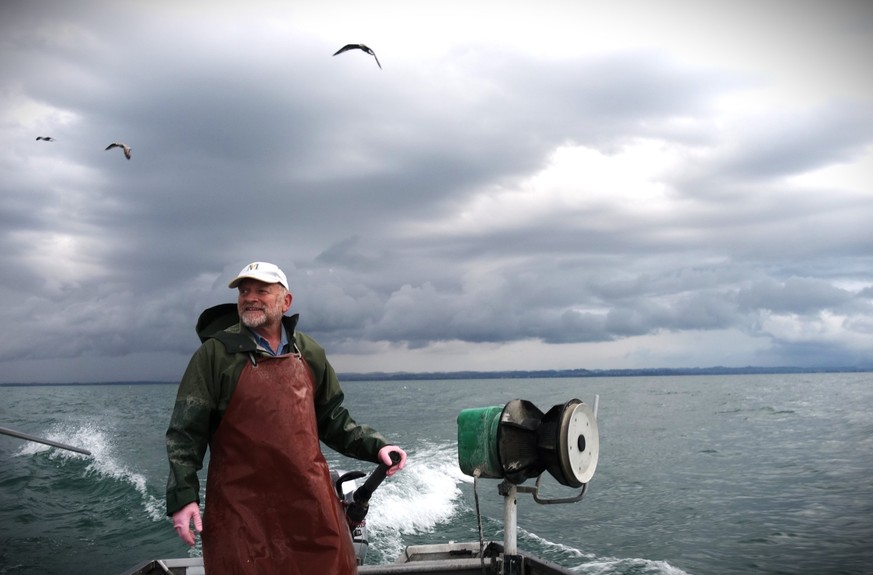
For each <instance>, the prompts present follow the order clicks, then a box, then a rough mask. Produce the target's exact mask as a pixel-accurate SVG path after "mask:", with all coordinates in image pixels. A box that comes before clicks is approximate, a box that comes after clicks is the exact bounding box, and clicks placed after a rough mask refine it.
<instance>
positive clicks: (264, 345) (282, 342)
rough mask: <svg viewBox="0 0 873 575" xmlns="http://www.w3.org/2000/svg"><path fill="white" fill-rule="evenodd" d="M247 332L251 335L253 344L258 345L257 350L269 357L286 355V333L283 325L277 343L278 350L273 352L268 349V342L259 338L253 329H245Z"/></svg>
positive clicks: (271, 349) (270, 348)
mask: <svg viewBox="0 0 873 575" xmlns="http://www.w3.org/2000/svg"><path fill="white" fill-rule="evenodd" d="M246 329H248V330H249V333H250V334H252V338H254V340H255V343H256V344H258V349H261V350H263V351H265V352H267V353H269V354H270V355H282V354H285V353H288V331H287V330H286V329H285V325H284V324H282V339H281V340H280V341H279V349H278V350H274V349H273V348H272V347H270V342H268V341H267V340H266V339H264V338H263V337H261V335H260V334H259V333H258V332H256V331H255V330H253V329H250V328H246Z"/></svg>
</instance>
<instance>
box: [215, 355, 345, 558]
mask: <svg viewBox="0 0 873 575" xmlns="http://www.w3.org/2000/svg"><path fill="white" fill-rule="evenodd" d="M313 389H314V385H313V381H312V374H311V373H310V371H309V367H308V366H307V365H306V362H305V361H304V360H303V359H302V358H301V357H300V356H299V355H283V356H278V357H265V358H259V360H258V364H257V366H254V365H252V363H251V362H248V363H247V364H246V366H245V368H243V371H242V374H241V375H240V378H239V382H238V383H237V386H236V390H235V391H234V393H233V397H232V398H231V401H230V404H229V405H228V407H227V410H226V411H225V413H224V417H223V418H222V420H221V424H220V425H219V426H218V430H217V431H216V433H215V434H214V436H213V438H212V441H211V442H210V463H209V472H208V475H207V483H206V509H205V514H204V525H203V536H202V538H203V561H204V566H205V568H206V572H207V573H210V574H211V575H236V574H251V575H254V574H258V575H270V574H277V575H278V574H280V573H281V574H282V575H312V574H320V573H324V574H330V575H347V574H348V575H353V574H355V573H357V566H356V562H355V553H354V549H353V547H352V540H351V534H350V533H349V528H348V525H347V523H346V520H345V517H344V514H343V511H342V509H341V506H340V504H339V502H338V500H337V496H336V493H335V491H334V488H333V485H332V482H331V479H330V470H329V469H328V466H327V463H326V462H325V460H324V456H323V455H322V453H321V448H320V445H319V440H318V428H317V425H316V420H315V408H314V403H313Z"/></svg>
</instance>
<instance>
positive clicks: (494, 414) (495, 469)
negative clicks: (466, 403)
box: [458, 405, 503, 479]
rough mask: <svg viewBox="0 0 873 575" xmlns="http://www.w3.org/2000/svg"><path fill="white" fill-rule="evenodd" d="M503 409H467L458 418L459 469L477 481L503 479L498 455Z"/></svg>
mask: <svg viewBox="0 0 873 575" xmlns="http://www.w3.org/2000/svg"><path fill="white" fill-rule="evenodd" d="M502 412H503V406H502V405H495V406H492V407H480V408H475V409H465V410H463V411H461V413H460V414H459V415H458V465H459V466H460V467H461V471H462V472H463V473H464V474H466V475H470V476H473V477H475V476H476V475H477V471H478V475H479V477H484V478H491V479H499V478H501V477H503V470H502V468H501V466H500V459H499V457H498V455H497V429H498V428H499V426H500V414H501V413H502Z"/></svg>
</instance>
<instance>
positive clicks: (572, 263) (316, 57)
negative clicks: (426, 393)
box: [0, 1, 873, 381]
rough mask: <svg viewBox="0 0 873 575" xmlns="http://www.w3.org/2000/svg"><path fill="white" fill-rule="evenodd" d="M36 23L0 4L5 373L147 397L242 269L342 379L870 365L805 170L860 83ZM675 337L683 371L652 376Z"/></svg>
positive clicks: (171, 26)
mask: <svg viewBox="0 0 873 575" xmlns="http://www.w3.org/2000/svg"><path fill="white" fill-rule="evenodd" d="M52 6H53V7H52V9H44V10H43V9H40V10H37V9H35V8H33V7H31V6H30V5H29V4H28V3H23V2H11V3H6V4H4V6H3V8H2V14H0V22H2V23H0V30H2V32H3V35H2V37H3V39H2V40H0V43H2V47H3V50H2V52H0V64H2V66H3V70H4V76H3V79H2V84H0V86H2V96H0V98H2V99H3V103H4V106H3V108H5V109H7V110H8V112H5V113H3V115H2V116H0V140H2V143H3V146H4V149H5V150H6V151H7V153H6V154H4V155H3V157H2V158H0V182H2V183H0V266H2V268H3V269H4V270H7V272H6V273H4V276H3V278H2V279H0V296H2V301H4V302H5V303H4V304H3V305H2V306H0V310H2V317H3V319H4V321H5V323H6V324H7V326H10V328H11V329H9V330H7V335H6V336H4V337H2V338H0V363H2V365H4V366H5V370H4V373H5V375H4V376H3V378H4V379H6V380H19V379H24V380H28V381H29V380H33V379H58V380H69V379H71V378H72V379H88V378H96V379H149V378H158V379H166V378H169V379H172V378H175V377H177V376H178V373H180V372H181V369H183V367H184V364H185V362H186V361H187V357H188V356H189V355H190V353H191V351H192V350H193V348H194V346H195V345H196V343H197V341H196V337H195V336H194V332H193V325H194V322H195V321H196V317H197V315H198V314H199V312H200V311H201V310H202V309H203V308H205V307H207V306H210V305H213V304H215V303H219V302H223V301H232V300H233V299H234V297H235V296H234V293H233V292H232V291H231V290H228V289H227V287H226V284H227V281H228V279H229V278H230V277H232V276H233V274H235V273H236V272H237V271H238V270H239V269H240V268H241V267H242V266H243V265H245V264H246V263H248V262H249V261H254V260H268V261H274V262H276V263H277V264H279V265H280V266H282V267H283V268H284V269H285V270H286V272H288V275H289V278H290V281H291V284H292V291H293V293H294V309H295V311H299V312H300V313H301V327H302V328H303V329H304V330H305V331H307V332H309V333H311V334H312V335H314V336H316V337H317V338H318V339H319V340H320V341H321V342H322V343H323V344H325V346H326V347H327V348H328V351H329V352H335V353H336V354H338V355H339V356H340V358H341V360H340V361H341V364H340V365H338V367H339V369H343V370H347V371H356V370H358V366H359V365H362V364H363V363H362V362H363V360H364V357H365V354H368V353H373V350H376V349H378V350H380V351H379V353H380V354H382V356H381V359H382V360H384V370H386V371H391V370H392V369H405V370H410V369H411V370H420V371H432V370H435V369H437V368H436V367H435V365H436V364H437V363H438V364H439V365H446V362H445V361H444V360H434V361H436V362H437V363H434V364H426V363H421V364H417V365H410V363H409V362H411V361H413V360H412V359H405V358H407V357H409V358H416V359H422V358H425V357H426V354H427V353H429V352H430V351H431V350H433V349H436V348H440V349H442V348H441V347H440V346H444V345H461V346H467V347H469V348H470V351H469V355H475V354H477V353H482V354H488V357H493V362H492V363H493V368H494V369H500V368H501V365H503V364H502V363H501V362H506V361H507V360H506V358H505V357H503V356H502V355H501V353H503V352H502V351H501V350H503V349H510V348H511V346H512V345H514V344H517V345H525V346H528V347H529V348H531V349H532V350H533V351H532V352H531V353H530V357H531V361H533V362H535V361H551V360H546V359H544V360H538V359H535V358H537V357H539V356H542V357H553V356H549V355H547V354H544V353H542V352H543V351H544V350H546V349H549V350H555V349H565V348H566V352H564V354H565V355H564V357H565V359H564V360H563V361H565V362H568V363H572V364H573V365H561V366H557V365H553V364H548V365H531V366H530V367H531V368H543V369H548V368H552V367H589V366H590V367H622V365H615V361H619V359H620V358H622V357H630V356H632V355H633V353H631V352H629V351H628V346H631V345H633V344H632V343H631V342H640V343H639V345H640V347H641V349H642V348H643V347H644V348H645V351H644V352H643V351H641V352H640V354H641V356H645V357H646V358H648V359H647V360H648V361H655V362H656V363H658V364H659V365H664V364H666V363H669V362H670V361H683V362H688V361H691V362H696V361H706V360H707V359H709V358H712V357H714V356H715V357H719V354H720V353H722V352H723V355H724V357H725V358H730V360H731V361H733V362H734V363H736V364H739V365H745V364H754V363H764V364H766V365H773V362H774V361H777V360H778V361H783V362H789V360H790V363H792V364H809V363H814V362H818V361H820V362H829V364H834V365H836V363H834V362H837V361H850V360H851V361H852V362H858V361H863V358H864V355H863V353H860V352H859V351H858V350H859V349H864V348H865V347H864V346H865V345H866V346H867V347H868V348H869V345H868V344H869V342H870V337H871V329H870V327H869V326H870V321H871V320H870V318H871V317H873V311H871V309H870V306H871V301H870V298H869V290H870V289H871V288H870V285H871V283H873V279H871V276H870V271H869V270H870V256H869V255H868V254H869V246H870V245H871V242H873V231H871V228H870V226H869V223H868V222H869V221H870V217H871V215H873V204H871V202H870V194H869V192H870V190H869V180H866V181H867V184H866V187H861V188H859V187H858V184H857V182H858V181H863V180H860V179H859V178H858V177H857V175H854V176H853V177H851V178H849V179H848V181H849V183H846V181H847V180H846V179H845V178H842V179H841V178H838V177H834V178H832V179H828V178H824V179H822V178H818V179H816V180H809V181H811V182H813V183H808V182H807V181H806V180H803V178H804V177H806V176H809V175H810V174H812V173H814V172H815V171H816V170H822V169H835V170H838V169H841V168H846V167H848V168H851V169H852V170H854V172H855V174H857V172H858V171H862V170H863V169H865V167H867V168H869V162H870V157H869V150H870V145H871V142H873V117H871V115H870V113H869V108H870V106H869V103H870V92H869V90H868V91H864V92H863V93H862V95H861V96H860V97H859V96H858V94H857V93H855V94H854V95H853V96H852V97H847V96H846V94H845V93H843V92H844V91H840V92H839V93H837V91H836V90H835V91H834V94H833V95H831V94H830V92H828V91H827V90H826V88H827V87H823V86H821V85H820V84H817V83H815V82H810V84H809V85H810V87H811V88H815V90H819V91H822V93H823V94H824V95H822V96H819V97H817V98H812V97H811V95H810V94H806V93H804V94H803V96H804V97H803V98H800V97H799V95H798V99H797V101H795V100H794V99H793V96H791V95H788V96H785V92H780V94H782V96H783V97H786V98H788V100H787V101H786V102H784V105H783V104H780V103H778V102H777V103H775V104H774V103H773V101H772V100H767V99H764V98H762V99H760V100H757V99H755V98H754V97H752V96H750V94H754V93H756V92H757V91H766V90H769V89H771V88H773V85H774V84H776V83H777V81H778V80H781V79H782V74H783V70H782V69H778V68H776V69H775V70H776V71H774V68H773V67H770V68H766V67H763V64H762V65H761V66H759V65H758V64H759V63H758V62H757V61H753V60H751V59H747V60H746V61H742V62H741V64H742V65H737V64H736V63H734V65H732V66H727V65H723V64H719V63H717V62H715V61H713V62H712V63H711V64H710V63H708V62H707V63H705V64H701V63H699V62H700V60H699V59H697V62H698V63H696V64H693V65H692V64H690V63H689V60H694V59H696V58H691V57H692V56H696V55H695V54H689V53H688V52H687V51H686V50H684V49H682V48H680V47H679V44H675V45H674V40H678V39H674V38H670V37H667V36H664V37H663V38H661V40H660V41H659V42H649V43H644V44H640V43H633V44H632V43H631V41H632V39H633V35H632V34H631V31H630V30H623V29H619V28H616V31H615V33H616V34H622V35H624V34H627V38H628V46H626V47H625V46H622V47H620V48H615V47H613V48H611V49H594V48H590V49H586V50H583V49H578V50H577V51H576V52H574V53H565V52H564V51H562V50H557V49H556V51H555V52H549V51H547V50H539V51H537V50H534V48H537V47H538V43H537V42H536V41H535V39H533V38H531V39H528V40H526V41H518V40H516V39H514V38H510V36H509V35H506V36H500V34H499V32H500V31H501V30H502V28H501V26H505V25H506V23H505V22H503V21H495V22H494V23H493V30H491V31H492V32H494V35H492V36H488V35H487V34H481V35H479V34H477V35H476V36H475V37H474V36H472V35H470V36H464V35H463V34H460V33H458V34H457V35H456V36H451V35H450V36H448V37H447V38H450V39H445V38H444V39H442V40H440V39H438V38H437V39H436V40H433V41H435V42H437V44H438V45H439V49H438V50H436V51H435V52H430V53H428V52H422V53H415V48H416V47H415V46H407V48H406V49H407V50H410V51H411V52H412V53H410V54H407V53H406V51H405V50H400V49H397V50H392V49H391V47H397V48H401V46H399V45H398V44H392V41H393V40H392V34H396V33H400V31H396V30H395V31H394V32H390V31H389V32H380V34H381V35H382V36H383V37H382V38H374V39H373V40H374V42H373V43H371V45H374V44H375V41H377V40H379V48H375V46H374V48H375V49H377V52H378V53H379V55H380V60H381V61H382V64H383V66H384V69H383V70H379V69H378V68H377V67H376V66H375V65H374V63H373V62H372V61H371V60H367V59H360V60H359V59H342V60H340V59H339V58H332V56H331V54H332V53H333V52H334V51H335V50H336V48H337V47H338V45H337V44H340V45H341V44H343V43H346V42H347V41H348V40H347V39H345V38H343V39H341V40H339V42H338V41H337V38H336V37H335V35H333V34H331V33H329V32H330V31H331V30H332V29H333V27H335V26H338V23H336V22H335V21H334V20H333V19H332V18H330V17H329V16H328V14H327V12H326V11H325V13H324V15H323V16H322V17H315V20H313V21H307V20H306V18H313V16H312V15H311V14H304V13H302V12H298V11H296V10H295V9H294V8H293V7H284V8H283V7H278V6H277V7H276V9H275V10H272V11H269V12H266V11H263V10H257V9H252V10H239V9H236V8H232V7H230V6H226V5H224V4H221V3H218V4H217V5H216V6H215V10H213V11H212V12H211V13H209V14H203V13H201V12H199V11H196V10H193V8H192V5H189V4H188V3H184V2H183V3H178V4H171V3H162V2H158V3H155V4H154V5H152V6H151V8H145V7H140V6H137V5H130V4H117V3H109V2H98V1H95V2H91V3H87V2H85V3H77V5H76V6H73V5H70V4H68V3H56V4H54V5H52ZM554 10H556V12H554V13H551V17H552V18H554V20H553V21H549V16H542V18H544V20H543V21H544V22H547V23H550V24H552V27H553V28H554V33H553V35H554V36H555V38H551V39H557V38H559V37H560V36H561V35H562V34H567V35H568V36H567V39H568V40H572V42H570V43H568V45H574V44H575V43H577V40H578V39H579V38H580V36H579V34H578V31H575V30H574V32H573V34H569V32H559V31H558V30H559V29H560V27H559V26H558V25H559V24H560V23H561V20H565V19H568V18H570V16H577V15H578V14H576V12H575V10H576V9H575V8H571V7H570V4H567V5H566V6H563V5H562V6H561V7H559V8H555V9H554ZM563 12H566V14H564V13H563ZM378 13H379V9H376V10H375V12H374V15H375V14H378ZM504 15H505V14H504ZM655 16H659V15H653V16H652V17H653V19H655V20H658V18H655ZM664 16H669V15H664ZM370 17H371V16H370V15H368V16H366V18H370ZM831 17H832V18H838V14H836V13H835V14H834V15H832V16H831ZM301 18H302V19H303V20H301ZM604 18H606V16H604ZM378 21H379V20H378V19H377V20H373V22H378ZM668 21H669V19H666V20H663V22H668ZM306 22H309V23H308V24H307V23H306ZM312 22H316V23H317V25H312ZM653 24H654V22H653ZM489 30H490V28H489ZM589 32H591V31H589ZM424 33H425V32H424V31H423V32H422V34H424ZM337 34H339V33H338V32H337ZM582 37H586V36H585V35H584V34H583V36H582ZM851 38H854V36H851ZM368 40H369V39H368ZM546 40H548V39H547V38H543V39H542V40H541V41H542V42H545V41H546ZM815 41H816V42H818V43H819V44H820V46H821V49H824V50H827V49H833V50H835V53H841V52H840V51H841V50H842V46H843V44H842V43H841V42H842V40H841V39H840V38H836V37H835V38H820V39H817V40H815ZM847 41H848V40H847ZM853 41H854V40H853ZM749 42H759V43H760V44H759V47H760V49H761V50H764V49H766V47H767V46H768V44H767V43H766V42H764V41H762V40H761V39H760V38H756V37H753V38H752V39H751V40H749ZM865 42H866V43H867V44H869V40H867V41H865ZM426 44H427V45H428V46H432V44H429V43H426ZM732 47H734V48H736V50H734V51H735V52H736V51H739V49H740V48H745V46H739V45H737V46H732ZM711 48H714V46H708V45H707V46H700V50H701V51H703V52H705V51H707V50H709V49H711ZM713 53H716V52H713ZM763 55H767V56H770V55H771V54H770V53H769V52H768V53H766V54H764V53H763V52H762V56H763ZM845 61H846V62H848V63H847V64H846V66H847V67H848V68H847V70H846V72H845V76H846V77H849V76H852V75H853V74H863V73H864V72H865V70H860V69H859V70H854V69H853V68H852V66H851V65H850V64H851V63H852V62H854V60H849V59H847V60H845ZM784 73H785V74H787V73H788V70H785V71H784ZM846 85H848V84H846ZM852 87H854V84H852ZM744 98H751V100H752V101H753V104H750V108H749V110H746V109H745V108H744V107H743V105H741V104H737V105H735V106H734V107H731V106H730V105H728V104H726V102H731V101H738V102H742V101H743V99H744ZM807 98H809V99H807ZM726 110H729V111H726ZM37 133H38V134H40V135H43V134H50V135H52V136H54V137H55V138H56V141H55V142H51V143H45V142H35V141H34V137H35V135H36V134H37ZM113 141H124V142H126V143H127V144H129V145H130V146H131V147H132V150H133V157H132V159H131V160H130V161H127V160H125V159H124V157H123V156H122V154H121V153H120V152H119V151H118V150H110V151H105V150H104V148H105V147H106V145H107V144H109V143H110V142H113ZM561 150H570V151H571V152H575V155H574V154H573V153H570V154H569V155H566V156H562V155H561V154H560V153H559V152H560V151H561ZM553 172H555V173H559V175H557V176H555V175H552V174H553ZM832 318H836V319H832ZM792 322H796V323H792ZM792 330H794V331H793V332H792ZM688 334H694V335H695V337H698V341H699V347H700V349H699V350H689V351H688V353H687V354H683V355H682V356H681V358H680V359H677V358H679V356H678V355H677V354H676V353H675V352H673V351H669V352H668V351H663V355H661V353H662V352H661V350H660V347H659V343H658V342H659V341H663V342H675V341H678V339H676V338H682V337H685V336H687V335H688ZM723 334H731V337H736V338H745V339H742V341H739V340H738V341H737V342H735V343H736V346H737V347H736V349H723V350H722V348H721V347H719V346H722V345H723V343H722V342H723V340H722V339H719V338H722V337H723ZM798 334H799V335H798ZM817 334H818V335H817ZM710 338H711V339H710ZM643 342H644V343H643ZM601 344H602V345H604V346H610V345H611V346H613V347H611V348H606V347H598V348H597V349H598V350H603V349H614V350H616V351H615V352H614V353H613V355H611V356H610V357H609V358H608V359H602V358H600V357H599V355H598V353H595V352H593V351H591V350H592V349H593V347H590V346H594V345H601ZM663 345H664V346H665V348H666V346H668V345H669V344H668V343H664V344H663ZM586 346H589V347H586ZM816 346H819V347H816ZM512 349H514V348H512ZM750 349H751V350H753V351H749V350H750ZM811 349H816V350H819V351H815V352H810V350H811ZM798 350H802V352H799V351H798ZM771 352H772V354H773V355H772V356H768V355H767V354H769V353H771ZM756 354H761V355H756ZM469 355H468V356H469ZM468 356H466V357H468ZM156 358H160V361H157V359H156ZM464 358H465V356H464V355H463V354H462V355H460V356H459V357H458V358H456V359H457V361H456V362H454V363H452V365H455V366H456V367H457V368H458V369H462V368H464V365H463V361H467V360H466V359H464ZM694 358H698V359H694ZM703 358H706V359H703ZM829 358H830V359H829ZM598 361H604V362H606V361H608V362H611V363H609V364H608V365H599V364H598V365H595V364H596V362H598ZM715 363H724V364H727V363H729V362H728V361H725V362H721V361H718V362H715Z"/></svg>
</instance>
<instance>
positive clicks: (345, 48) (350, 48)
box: [333, 44, 361, 56]
mask: <svg viewBox="0 0 873 575" xmlns="http://www.w3.org/2000/svg"><path fill="white" fill-rule="evenodd" d="M355 48H357V49H360V48H361V47H360V45H358V44H346V45H345V46H343V47H342V48H340V49H339V50H337V51H336V52H334V53H333V55H334V56H336V55H337V54H342V53H343V52H345V51H346V50H354V49H355Z"/></svg>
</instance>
